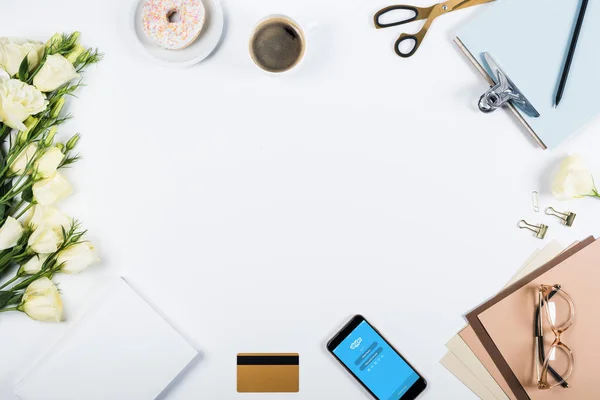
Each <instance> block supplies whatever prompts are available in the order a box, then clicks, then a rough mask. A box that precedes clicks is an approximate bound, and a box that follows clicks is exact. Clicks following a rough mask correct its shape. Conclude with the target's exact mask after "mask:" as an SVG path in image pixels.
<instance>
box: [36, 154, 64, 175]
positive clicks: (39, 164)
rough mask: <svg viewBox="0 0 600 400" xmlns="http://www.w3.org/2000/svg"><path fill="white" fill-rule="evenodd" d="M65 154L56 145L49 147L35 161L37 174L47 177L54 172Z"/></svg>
mask: <svg viewBox="0 0 600 400" xmlns="http://www.w3.org/2000/svg"><path fill="white" fill-rule="evenodd" d="M63 158H65V155H64V154H63V152H62V151H60V149H59V148H58V147H50V148H49V149H48V150H46V151H45V152H44V154H43V155H42V156H41V157H40V158H39V160H37V161H36V163H35V171H36V172H37V176H39V177H41V178H49V177H51V176H53V175H54V174H55V173H56V170H57V169H58V166H59V165H60V163H61V162H62V160H63Z"/></svg>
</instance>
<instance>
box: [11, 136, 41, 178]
mask: <svg viewBox="0 0 600 400" xmlns="http://www.w3.org/2000/svg"><path fill="white" fill-rule="evenodd" d="M37 150H38V145H37V144H36V143H30V144H29V145H28V146H27V147H25V148H24V149H23V150H21V152H20V153H19V155H18V156H17V158H15V161H13V162H12V163H11V164H10V172H12V173H13V174H15V175H23V174H24V173H25V169H26V168H27V164H29V162H30V161H31V160H32V159H33V157H34V156H35V153H36V152H37Z"/></svg>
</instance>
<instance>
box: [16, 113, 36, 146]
mask: <svg viewBox="0 0 600 400" xmlns="http://www.w3.org/2000/svg"><path fill="white" fill-rule="evenodd" d="M38 122H40V120H39V119H38V118H35V117H31V116H29V117H27V119H26V120H25V121H24V122H23V123H24V124H25V130H23V131H20V132H19V134H18V135H17V143H18V144H23V143H25V142H26V141H27V138H28V137H29V132H31V131H32V130H33V128H35V127H36V125H37V124H38Z"/></svg>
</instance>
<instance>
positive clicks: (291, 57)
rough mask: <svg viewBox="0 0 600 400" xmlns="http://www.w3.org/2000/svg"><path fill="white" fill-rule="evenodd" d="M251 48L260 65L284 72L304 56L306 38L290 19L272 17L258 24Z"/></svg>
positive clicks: (273, 70)
mask: <svg viewBox="0 0 600 400" xmlns="http://www.w3.org/2000/svg"><path fill="white" fill-rule="evenodd" d="M250 50H251V53H252V58H253V59H254V62H256V64H258V66H259V67H261V68H262V69H264V70H267V71H269V72H283V71H286V70H288V69H290V68H292V67H293V66H294V65H296V63H298V61H300V59H301V58H302V55H303V53H304V38H303V37H302V34H301V33H300V32H299V29H298V28H296V26H294V25H293V24H292V23H290V22H289V21H286V20H282V19H272V20H269V21H265V22H263V23H262V24H260V25H259V26H258V28H257V29H256V31H255V32H254V35H253V37H252V40H251V42H250Z"/></svg>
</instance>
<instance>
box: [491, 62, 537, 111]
mask: <svg viewBox="0 0 600 400" xmlns="http://www.w3.org/2000/svg"><path fill="white" fill-rule="evenodd" d="M483 59H484V60H485V63H486V64H487V69H486V72H487V73H488V75H490V72H489V71H491V72H492V74H491V75H490V78H491V79H492V80H493V81H494V83H495V85H494V86H492V87H491V88H490V89H489V90H488V91H487V92H485V93H484V94H483V95H482V96H481V97H480V98H479V109H480V110H481V111H482V112H484V113H491V112H492V111H495V110H496V109H498V108H500V107H503V106H505V105H507V104H508V103H509V102H510V103H512V104H513V105H514V106H515V107H517V108H519V109H520V110H521V111H523V112H524V113H525V114H527V115H529V116H531V117H533V118H537V117H539V116H540V113H539V112H538V111H537V110H536V109H535V107H533V105H532V104H531V103H530V102H529V100H527V98H526V97H525V96H524V95H523V93H521V91H520V90H519V88H518V87H517V85H515V84H514V82H513V81H511V80H510V78H509V77H508V76H507V75H506V73H505V72H504V71H502V68H500V67H499V66H498V64H497V63H496V61H495V60H494V59H493V58H492V56H491V55H490V53H488V52H485V53H483Z"/></svg>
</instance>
